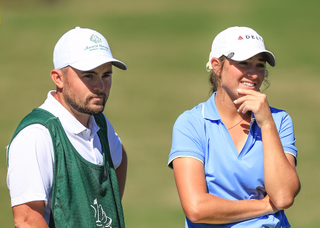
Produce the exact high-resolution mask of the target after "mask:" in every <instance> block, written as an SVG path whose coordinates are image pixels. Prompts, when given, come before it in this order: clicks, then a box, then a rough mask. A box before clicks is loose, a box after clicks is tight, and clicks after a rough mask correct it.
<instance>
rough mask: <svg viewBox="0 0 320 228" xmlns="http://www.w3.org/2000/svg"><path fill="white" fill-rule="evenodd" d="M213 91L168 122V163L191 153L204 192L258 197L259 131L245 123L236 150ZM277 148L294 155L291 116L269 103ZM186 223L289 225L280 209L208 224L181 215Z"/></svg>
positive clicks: (236, 227)
mask: <svg viewBox="0 0 320 228" xmlns="http://www.w3.org/2000/svg"><path fill="white" fill-rule="evenodd" d="M214 99H215V93H214V94H213V95H212V96H211V97H210V98H209V99H208V100H207V101H206V102H204V103H200V104H199V105H197V106H196V107H194V108H193V109H192V110H188V111H185V112H184V113H182V114H181V115H180V116H179V117H178V119H177V120H176V122H175V124H174V127H173V136H172V147H171V152H170V155H169V166H170V167H172V161H173V160H174V159H175V158H177V157H192V158H195V159H198V160H199V161H201V162H202V163H203V164H204V167H205V176H206V182H207V186H208V192H209V193H211V194H213V195H215V196H218V197H221V198H225V199H229V200H248V199H262V198H263V197H264V196H265V194H266V192H265V186H264V170H263V151H262V138H261V130H260V128H259V127H258V125H257V124H256V122H255V121H254V119H253V121H252V122H251V128H250V132H249V135H248V138H247V141H246V143H245V145H244V147H243V149H242V150H241V152H240V153H238V151H237V149H236V147H235V145H234V143H233V141H232V138H231V136H230V134H229V132H228V130H227V128H226V127H225V125H224V124H223V123H222V120H221V117H220V115H219V112H218V110H217V108H216V105H215V102H214ZM270 109H271V112H272V116H273V118H274V121H275V123H276V126H277V129H278V132H279V136H280V140H281V143H282V146H283V149H284V151H285V152H286V153H290V154H292V155H294V156H295V157H296V156H297V148H296V147H295V137H294V131H293V124H292V119H291V117H290V116H289V115H288V114H287V113H286V112H285V111H283V110H279V109H275V108H271V107H270ZM185 227H186V228H200V227H201V228H202V227H221V228H222V227H223V228H227V227H232V228H240V227H246V228H248V227H252V228H258V227H268V228H269V227H270V228H271V227H277V228H282V227H290V225H289V223H288V221H287V218H286V216H285V214H284V211H279V212H277V213H276V214H273V215H266V216H262V217H260V218H256V219H251V220H248V221H244V222H240V223H236V224H226V225H208V224H201V223H198V224H194V223H191V222H190V221H189V220H188V218H186V226H185Z"/></svg>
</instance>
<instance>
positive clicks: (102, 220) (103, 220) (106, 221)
mask: <svg viewBox="0 0 320 228" xmlns="http://www.w3.org/2000/svg"><path fill="white" fill-rule="evenodd" d="M90 206H91V207H92V208H93V209H94V217H95V219H96V227H104V228H112V227H111V223H112V219H111V218H110V217H108V216H107V215H106V213H105V211H104V210H103V207H102V206H101V204H99V203H98V200H97V199H95V200H94V201H93V205H90Z"/></svg>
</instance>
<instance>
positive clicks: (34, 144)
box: [7, 27, 127, 228]
mask: <svg viewBox="0 0 320 228" xmlns="http://www.w3.org/2000/svg"><path fill="white" fill-rule="evenodd" d="M53 63H54V69H53V70H52V71H51V78H52V80H53V82H54V83H55V85H56V90H55V91H50V92H49V93H48V96H47V99H46V101H45V102H44V103H43V104H42V105H41V106H40V107H39V108H36V109H34V110H33V111H32V112H31V113H30V114H29V115H28V116H26V117H25V118H24V119H23V120H22V121H21V123H20V125H19V126H18V128H17V130H16V132H15V134H14V136H13V138H12V141H11V143H10V145H9V146H8V152H7V153H8V176H7V184H8V188H9V190H10V195H11V204H12V210H13V215H14V223H15V226H16V227H48V226H49V227H113V228H116V227H124V219H123V211H122V206H121V197H122V195H123V191H124V186H125V181H126V171H127V156H126V152H125V150H124V148H123V146H122V143H121V141H120V138H119V137H118V135H117V134H116V133H115V132H114V129H113V127H112V125H111V124H110V122H109V121H108V120H107V119H106V118H105V116H104V114H103V113H102V111H103V110H104V106H105V103H106V101H107V99H108V96H109V92H110V87H111V77H112V66H116V67H118V68H120V69H122V70H126V69H127V67H126V65H125V64H124V63H123V62H121V61H119V60H117V59H114V58H113V56H112V53H111V50H110V47H109V45H108V42H107V40H106V39H105V38H104V37H103V36H102V35H101V34H100V33H98V32H97V31H94V30H91V29H85V28H79V27H76V28H75V29H72V30H70V31H68V32H67V33H65V34H64V35H63V36H62V37H61V38H60V39H59V41H58V42H57V44H56V46H55V48H54V53H53Z"/></svg>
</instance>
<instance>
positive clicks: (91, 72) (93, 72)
mask: <svg viewBox="0 0 320 228" xmlns="http://www.w3.org/2000/svg"><path fill="white" fill-rule="evenodd" d="M81 73H82V74H97V72H95V71H93V70H88V71H81Z"/></svg>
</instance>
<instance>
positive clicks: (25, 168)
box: [7, 91, 122, 222]
mask: <svg viewBox="0 0 320 228" xmlns="http://www.w3.org/2000/svg"><path fill="white" fill-rule="evenodd" d="M54 93H55V91H50V92H49V93H48V96H47V99H46V100H45V102H44V103H43V104H42V105H41V106H40V107H39V108H42V109H44V110H47V111H49V112H51V113H52V114H53V115H54V116H56V117H58V118H59V120H60V122H61V124H62V126H63V128H64V130H65V132H66V134H67V136H68V139H69V140H70V142H71V144H72V145H73V146H74V147H75V149H76V150H77V151H78V152H79V154H80V155H81V156H82V157H83V158H84V159H86V160H87V161H89V162H91V163H93V164H97V165H101V164H103V155H102V153H101V143H100V140H99V137H98V134H97V132H98V130H99V127H98V126H97V124H96V122H95V120H94V118H93V116H90V119H89V128H86V127H85V126H83V125H82V124H81V123H80V122H79V121H78V120H77V119H76V118H75V117H74V116H73V115H72V114H71V113H70V112H69V111H67V110H66V109H65V108H64V107H63V106H62V105H61V104H60V103H59V102H58V101H57V100H56V99H55V98H54V97H53V95H54ZM106 120H107V119H106ZM107 125H108V140H109V147H110V153H111V157H112V161H113V164H114V166H115V168H117V167H118V166H119V165H120V163H121V160H122V144H121V140H120V138H119V137H118V135H117V134H116V133H115V132H114V129H113V127H112V125H111V124H110V122H109V121H108V120H107ZM53 163H54V150H53V147H52V140H51V136H50V133H49V131H48V129H46V128H45V127H44V126H43V125H40V124H33V125H30V126H28V127H26V128H24V129H23V130H21V131H20V133H19V134H18V135H17V136H16V137H15V138H14V139H13V141H12V143H11V145H10V149H9V163H8V165H9V167H8V174H7V185H8V188H9V191H10V196H11V206H16V205H19V204H23V203H27V202H31V201H45V202H46V208H45V219H46V221H47V222H48V221H49V216H50V206H51V188H52V181H53Z"/></svg>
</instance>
